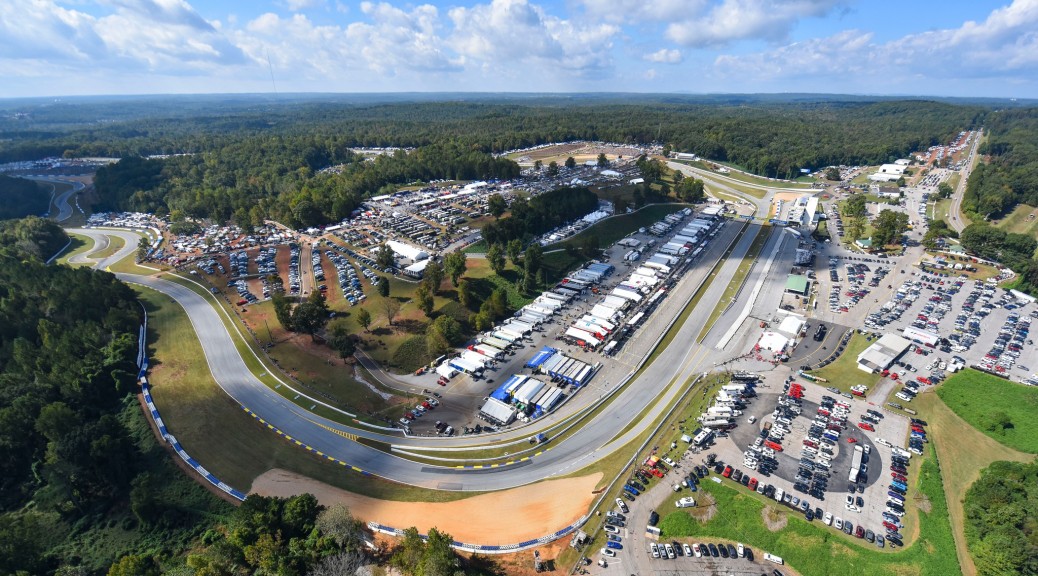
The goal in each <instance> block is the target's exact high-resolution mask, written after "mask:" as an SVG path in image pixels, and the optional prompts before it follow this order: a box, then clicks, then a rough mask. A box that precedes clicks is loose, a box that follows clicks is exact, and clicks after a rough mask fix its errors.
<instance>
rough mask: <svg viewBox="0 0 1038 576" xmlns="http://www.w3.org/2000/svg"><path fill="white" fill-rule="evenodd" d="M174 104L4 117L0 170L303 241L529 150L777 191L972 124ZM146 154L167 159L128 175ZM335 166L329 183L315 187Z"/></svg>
mask: <svg viewBox="0 0 1038 576" xmlns="http://www.w3.org/2000/svg"><path fill="white" fill-rule="evenodd" d="M399 99H400V98H397V100H399ZM186 103H187V105H186V107H185V108H184V109H183V110H181V109H177V108H176V107H175V106H172V105H171V104H170V103H169V102H165V103H163V102H162V101H158V102H153V103H152V109H151V110H150V112H149V111H148V110H146V109H145V108H146V107H145V106H144V105H141V104H139V103H137V104H134V105H133V106H130V107H131V109H132V112H130V113H125V114H120V113H119V112H117V111H116V110H113V109H112V107H111V106H110V105H109V106H108V107H106V106H105V105H102V104H97V103H95V104H89V105H88V104H82V105H78V107H77V105H73V104H62V105H60V106H50V107H45V106H39V105H37V106H35V107H34V106H33V105H30V104H24V105H22V106H21V108H18V107H14V108H12V109H11V111H12V112H17V114H16V117H10V116H9V117H7V118H4V119H3V121H0V161H8V160H24V159H36V158H40V157H43V156H47V155H65V156H69V157H81V156H115V157H121V158H124V161H123V162H122V163H120V164H118V165H115V166H112V167H110V168H108V169H106V170H103V171H102V172H101V173H99V180H98V186H97V188H98V193H99V194H100V196H101V198H102V201H103V203H104V207H108V208H120V209H132V210H149V211H155V212H159V213H162V212H165V211H169V212H180V213H183V214H185V215H194V216H205V217H211V218H214V219H217V220H226V219H231V218H233V219H235V220H236V221H238V222H239V223H241V224H243V225H245V226H249V225H253V224H257V223H258V222H260V221H261V220H262V219H263V218H265V217H272V218H275V219H277V220H279V221H282V222H284V223H285V224H288V225H293V226H308V225H314V224H322V223H327V222H332V221H336V220H339V219H341V218H342V217H344V216H345V215H347V214H349V212H350V210H352V209H353V208H354V207H355V206H356V205H357V203H358V202H359V201H360V200H362V199H363V198H365V197H367V196H370V195H373V194H377V193H379V192H384V191H386V189H387V186H391V185H398V184H402V183H407V182H411V181H416V180H424V181H427V180H431V179H436V178H456V179H473V178H508V177H511V176H514V175H515V174H517V173H518V167H517V166H515V164H514V163H512V162H510V161H507V160H503V159H500V158H494V156H493V155H494V154H497V153H500V152H503V151H507V150H512V149H516V148H522V147H528V146H534V145H538V144H545V143H551V142H561V141H571V140H605V141H612V142H624V143H650V142H661V143H668V144H670V145H671V146H672V147H673V149H675V150H678V151H687V152H694V153H697V154H699V155H701V156H703V157H706V158H709V159H712V160H718V161H726V162H731V163H734V164H736V165H740V166H742V167H744V168H746V169H748V170H750V171H753V172H757V173H759V174H765V175H768V176H781V177H790V176H795V175H798V174H799V170H800V168H818V167H824V166H828V165H830V164H877V163H881V162H887V161H890V160H893V159H895V158H898V157H901V156H904V155H906V154H907V153H908V152H910V151H913V150H918V149H925V148H926V147H927V146H930V145H931V144H937V143H943V142H947V141H948V140H949V139H950V138H952V137H953V136H954V135H955V134H957V133H958V131H959V130H961V129H963V128H969V127H974V126H976V125H978V124H979V123H981V122H982V121H983V119H984V117H985V115H986V114H987V109H986V108H983V107H980V106H967V105H953V104H946V103H940V102H931V101H896V100H879V101H863V100H861V99H858V98H846V99H843V100H836V99H832V98H819V97H816V98H814V99H808V98H806V97H805V98H803V99H786V100H782V99H767V98H753V97H743V98H739V97H727V98H720V97H714V98H711V97H677V96H674V97H630V96H628V97H624V98H622V99H621V98H619V97H614V98H609V97H591V96H589V97H567V98H564V97H552V98H543V99H538V98H525V99H524V98H508V97H501V98H499V99H498V100H496V101H495V100H489V99H484V100H467V101H464V100H459V101H428V100H427V99H422V98H417V99H416V101H413V102H399V101H398V102H389V103H386V102H382V103H375V102H372V101H370V100H365V99H357V100H348V99H347V100H335V99H333V98H329V100H328V101H322V100H318V99H297V100H289V101H286V102H274V101H269V100H262V99H254V100H251V101H250V100H248V98H246V97H241V98H240V99H235V100H233V103H231V104H227V105H225V106H214V107H213V108H212V109H207V108H205V107H204V106H201V105H199V104H198V103H197V102H195V101H194V100H187V102H186ZM77 109H78V110H79V111H80V116H79V117H78V122H77V121H76V120H77V116H76V115H75V110H77ZM113 118H114V119H113ZM356 146H367V147H387V146H397V147H412V148H415V150H414V151H413V152H411V153H407V154H405V153H403V152H400V153H398V154H396V155H394V156H385V157H380V158H378V159H376V160H374V161H364V160H362V159H360V158H359V157H356V156H354V155H353V154H352V153H351V152H350V151H349V148H350V147H356ZM155 154H177V155H176V156H169V157H166V158H163V159H157V160H153V161H144V160H141V159H140V158H141V157H144V156H148V155H155ZM340 164H341V165H344V169H343V171H342V172H341V173H338V174H329V173H322V172H320V171H321V169H323V168H327V167H329V166H335V165H340Z"/></svg>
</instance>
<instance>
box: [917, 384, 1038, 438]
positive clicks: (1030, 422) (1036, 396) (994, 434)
mask: <svg viewBox="0 0 1038 576" xmlns="http://www.w3.org/2000/svg"><path fill="white" fill-rule="evenodd" d="M937 395H938V396H940V397H941V400H944V403H945V404H947V406H948V408H950V409H951V410H952V411H953V412H955V414H957V415H958V416H959V417H960V418H962V419H963V420H964V421H966V422H968V423H969V424H970V426H973V427H974V428H976V429H977V430H980V431H981V432H982V433H984V434H985V435H987V436H988V437H989V438H991V439H993V440H995V441H997V442H999V443H1001V444H1004V445H1006V446H1008V447H1010V448H1014V449H1016V450H1020V451H1023V452H1028V453H1031V454H1036V453H1038V419H1036V418H1035V416H1034V415H1035V412H1036V411H1038V388H1033V387H1029V386H1024V385H1023V384H1016V383H1014V382H1010V381H1008V380H1003V379H1001V378H998V377H995V376H991V375H989V374H984V373H983V372H978V371H976V370H970V369H967V370H964V371H962V372H960V373H959V374H956V375H955V376H952V377H951V378H949V379H948V380H946V381H945V382H944V384H942V385H941V387H940V388H938V390H937Z"/></svg>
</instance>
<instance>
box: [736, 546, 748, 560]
mask: <svg viewBox="0 0 1038 576" xmlns="http://www.w3.org/2000/svg"><path fill="white" fill-rule="evenodd" d="M735 548H736V550H738V551H739V558H745V557H746V549H745V548H743V546H742V542H739V543H738V545H737V546H736V547H735Z"/></svg>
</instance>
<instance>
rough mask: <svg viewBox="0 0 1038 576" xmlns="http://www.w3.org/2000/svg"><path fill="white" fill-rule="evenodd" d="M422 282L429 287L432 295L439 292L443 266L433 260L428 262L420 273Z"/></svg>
mask: <svg viewBox="0 0 1038 576" xmlns="http://www.w3.org/2000/svg"><path fill="white" fill-rule="evenodd" d="M422 282H423V283H424V284H428V285H429V292H431V293H432V294H436V293H437V292H439V291H440V284H443V265H442V264H440V263H439V262H437V261H435V260H433V261H432V262H429V264H428V265H426V267H425V272H423V273H422Z"/></svg>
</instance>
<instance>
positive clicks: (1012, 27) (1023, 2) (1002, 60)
mask: <svg viewBox="0 0 1038 576" xmlns="http://www.w3.org/2000/svg"><path fill="white" fill-rule="evenodd" d="M1036 31H1038V0H1016V1H1015V2H1013V3H1012V4H1011V5H1009V6H1004V7H1002V8H998V9H995V10H994V11H992V12H991V14H990V15H989V16H988V17H987V19H985V20H984V21H983V22H973V21H969V22H965V23H964V24H963V25H962V26H960V27H958V28H951V29H943V30H932V31H927V32H922V33H917V34H909V35H906V36H904V37H902V38H899V39H896V40H892V41H889V42H885V43H875V42H874V37H873V34H872V33H870V32H863V31H859V30H845V31H842V32H839V33H837V34H835V35H833V36H830V37H828V38H816V39H812V40H808V41H804V42H797V43H793V44H789V45H786V46H781V47H779V48H776V49H774V50H770V51H767V52H758V53H754V54H747V55H722V56H719V57H718V58H717V59H716V61H715V65H716V68H717V70H718V72H720V73H722V74H725V75H727V76H751V77H754V78H757V79H760V80H769V79H779V78H797V77H805V76H817V75H826V76H827V77H829V78H841V79H845V80H847V79H855V80H859V81H860V80H867V81H870V82H873V83H874V84H872V85H873V86H877V87H881V88H883V89H888V90H889V89H891V88H892V87H896V86H899V85H910V84H912V83H913V82H914V83H916V84H919V85H920V86H925V87H928V88H930V90H927V89H926V88H923V90H922V91H923V92H932V87H931V85H929V84H927V83H925V79H936V80H941V81H963V80H969V79H977V78H994V77H997V78H1005V79H1007V80H1014V79H1015V80H1019V81H1022V82H1030V83H1034V78H1035V77H1036V75H1038V32H1036ZM913 79H914V80H913Z"/></svg>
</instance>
